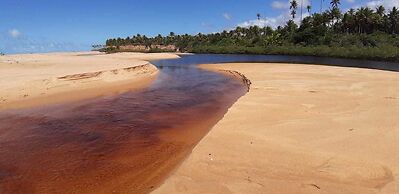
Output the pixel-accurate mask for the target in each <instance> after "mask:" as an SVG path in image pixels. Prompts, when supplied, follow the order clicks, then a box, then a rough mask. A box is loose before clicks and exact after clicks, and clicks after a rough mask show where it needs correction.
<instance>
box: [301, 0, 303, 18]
mask: <svg viewBox="0 0 399 194" xmlns="http://www.w3.org/2000/svg"><path fill="white" fill-rule="evenodd" d="M302 8H303V0H301V21H302V16H303V14H302Z"/></svg>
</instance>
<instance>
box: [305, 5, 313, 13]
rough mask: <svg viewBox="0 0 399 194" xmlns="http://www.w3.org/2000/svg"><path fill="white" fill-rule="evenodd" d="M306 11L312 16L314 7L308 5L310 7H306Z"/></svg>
mask: <svg viewBox="0 0 399 194" xmlns="http://www.w3.org/2000/svg"><path fill="white" fill-rule="evenodd" d="M306 9H307V10H308V13H309V14H310V11H311V10H312V6H311V5H308V6H306Z"/></svg>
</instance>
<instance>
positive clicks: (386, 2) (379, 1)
mask: <svg viewBox="0 0 399 194" xmlns="http://www.w3.org/2000/svg"><path fill="white" fill-rule="evenodd" d="M380 5H383V6H384V7H385V8H387V9H391V8H392V7H395V6H396V7H399V0H371V1H369V2H367V3H366V6H367V7H370V8H375V7H377V6H380Z"/></svg>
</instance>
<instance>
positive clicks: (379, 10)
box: [375, 5, 385, 16]
mask: <svg viewBox="0 0 399 194" xmlns="http://www.w3.org/2000/svg"><path fill="white" fill-rule="evenodd" d="M375 12H376V13H377V14H378V15H379V16H384V15H385V7H384V6H382V5H380V6H378V7H377V8H376V9H375Z"/></svg>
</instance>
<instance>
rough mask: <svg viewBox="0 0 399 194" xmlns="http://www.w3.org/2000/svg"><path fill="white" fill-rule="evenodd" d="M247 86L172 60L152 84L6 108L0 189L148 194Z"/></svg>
mask: <svg viewBox="0 0 399 194" xmlns="http://www.w3.org/2000/svg"><path fill="white" fill-rule="evenodd" d="M245 91H246V87H245V86H244V85H243V84H242V83H241V82H240V81H239V80H236V79H232V78H230V77H226V76H224V75H221V74H216V73H213V72H206V71H202V70H199V69H197V68H195V67H193V66H177V67H173V66H168V67H164V68H162V70H161V74H160V75H159V77H158V79H157V80H156V81H155V83H154V84H152V85H151V86H150V87H149V88H147V89H144V90H140V91H134V92H127V93H124V94H121V95H117V96H109V97H103V98H98V99H92V100H86V101H82V102H78V103H68V104H60V105H53V106H49V107H40V108H34V109H26V110H18V111H8V112H3V113H0V193H112V192H116V193H146V192H149V191H151V190H153V189H154V188H155V187H156V186H158V185H159V184H160V183H161V181H162V180H163V179H164V178H165V177H166V176H167V175H168V174H169V173H170V172H171V171H172V170H173V169H174V168H175V167H176V166H177V165H178V164H179V163H180V162H181V161H182V160H183V159H184V157H186V156H187V155H188V153H189V152H190V151H191V150H192V148H193V146H194V145H195V144H196V143H197V142H198V141H199V140H200V139H201V138H202V137H203V136H204V135H205V134H206V133H207V132H208V131H209V129H210V128H211V127H212V126H213V125H214V124H215V123H216V122H217V121H218V120H219V119H221V117H222V116H223V114H224V113H225V112H226V111H227V109H228V107H230V106H231V105H232V103H234V102H235V101H236V100H237V99H238V98H239V97H240V96H241V95H243V94H244V93H245Z"/></svg>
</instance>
